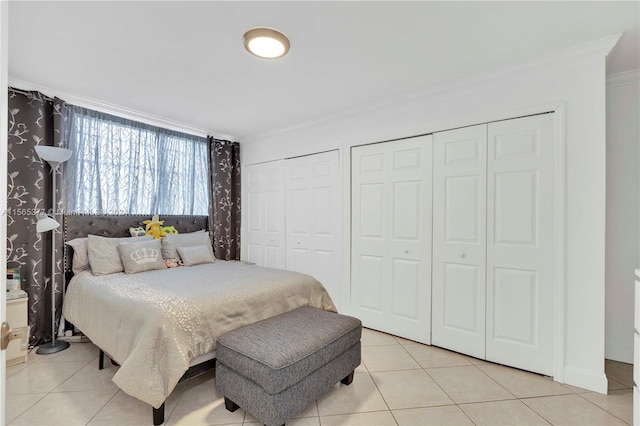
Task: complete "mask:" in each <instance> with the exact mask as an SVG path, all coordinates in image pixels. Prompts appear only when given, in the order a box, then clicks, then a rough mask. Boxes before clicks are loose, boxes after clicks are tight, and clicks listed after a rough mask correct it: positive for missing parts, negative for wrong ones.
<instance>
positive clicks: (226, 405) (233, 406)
mask: <svg viewBox="0 0 640 426" xmlns="http://www.w3.org/2000/svg"><path fill="white" fill-rule="evenodd" d="M224 408H226V409H227V410H228V411H231V412H232V413H233V412H234V411H236V410H237V409H238V408H240V407H238V404H236V403H235V402H233V401H232V400H230V399H229V398H227V397H226V396H225V397H224Z"/></svg>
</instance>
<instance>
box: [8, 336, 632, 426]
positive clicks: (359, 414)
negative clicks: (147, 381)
mask: <svg viewBox="0 0 640 426" xmlns="http://www.w3.org/2000/svg"><path fill="white" fill-rule="evenodd" d="M362 359H363V363H362V365H360V367H358V369H357V370H356V375H355V378H354V381H353V383H352V384H351V385H350V386H344V385H340V384H337V385H336V386H334V387H333V389H331V390H330V391H329V392H328V393H327V394H326V395H324V396H323V397H321V398H320V399H318V400H317V401H316V402H315V403H314V404H311V406H310V407H309V408H308V409H307V410H305V411H304V412H303V413H301V414H300V415H299V416H297V418H295V419H293V420H291V421H290V422H288V423H287V425H291V426H294V425H323V426H324V425H471V424H476V425H533V424H536V425H542V424H544V425H547V424H557V425H624V424H631V423H632V420H633V412H632V410H633V408H632V405H633V404H632V389H631V388H632V386H633V381H632V371H633V366H632V365H629V364H622V363H617V362H613V361H606V363H605V365H606V372H607V376H608V377H609V389H610V391H609V394H608V395H601V394H598V393H593V392H589V391H586V390H584V389H580V388H576V387H573V386H565V385H561V384H559V383H556V382H554V381H552V380H550V379H548V378H544V377H541V376H539V375H536V374H532V373H527V372H524V371H521V370H516V369H513V368H509V367H504V366H500V365H496V364H492V363H488V362H484V361H481V360H478V359H475V358H471V357H467V356H464V355H460V354H458V353H455V352H450V351H447V350H444V349H440V348H436V347H433V346H426V345H421V344H418V343H415V342H411V341H408V340H405V339H401V338H398V337H394V336H390V335H388V334H384V333H380V332H377V331H372V330H368V329H365V330H364V331H363V338H362ZM106 365H107V367H105V369H104V370H102V371H99V370H98V349H97V348H96V347H95V346H94V345H93V344H91V343H72V345H71V348H69V349H67V350H65V351H63V352H60V353H57V354H53V355H37V354H36V353H35V351H32V352H31V353H30V354H29V362H28V363H27V364H21V365H17V366H13V367H9V368H7V376H8V378H7V387H6V390H7V405H6V406H7V413H6V420H7V422H8V424H10V425H146V424H151V408H150V406H149V405H147V404H144V403H142V402H140V401H138V400H137V399H135V398H132V397H130V396H128V395H127V394H125V393H124V392H122V391H120V390H119V389H118V388H117V387H116V386H115V385H114V384H113V382H112V381H111V378H112V377H113V375H114V373H115V372H116V368H117V367H114V366H112V365H111V364H110V363H109V362H107V363H106ZM165 415H166V424H167V425H222V424H224V425H243V424H245V425H249V424H258V422H257V420H256V419H255V418H253V417H252V416H251V415H250V414H245V412H244V411H243V410H242V409H240V410H238V411H236V412H235V413H230V412H228V411H227V410H226V409H225V408H224V402H223V398H222V396H221V395H220V393H219V392H218V391H217V390H216V387H215V377H214V374H213V372H210V373H207V374H204V375H202V376H200V377H198V378H195V379H192V380H189V381H187V382H185V383H182V384H180V385H178V387H177V388H176V390H175V391H174V392H173V393H172V394H171V396H170V397H169V399H168V401H167V406H166V409H165Z"/></svg>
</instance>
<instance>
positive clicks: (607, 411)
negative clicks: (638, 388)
mask: <svg viewBox="0 0 640 426" xmlns="http://www.w3.org/2000/svg"><path fill="white" fill-rule="evenodd" d="M621 390H623V389H621ZM576 395H578V396H579V397H581V398H582V399H584V400H585V401H587V402H589V403H590V404H592V405H594V406H596V407H598V408H599V409H601V410H603V411H605V412H606V413H609V414H611V415H612V416H613V417H615V418H616V419H618V420H620V421H621V422H622V423H624V424H629V423H627V422H626V421H624V420H623V419H621V418H620V417H618V416H617V415H615V414H614V413H612V412H611V411H609V410H607V409H606V408H604V407H601V406H600V405H598V404H596V403H595V402H593V401H591V400H590V399H588V398H585V397H584V396H583V395H582V394H579V393H578V394H576ZM607 395H608V393H607ZM632 403H633V401H632Z"/></svg>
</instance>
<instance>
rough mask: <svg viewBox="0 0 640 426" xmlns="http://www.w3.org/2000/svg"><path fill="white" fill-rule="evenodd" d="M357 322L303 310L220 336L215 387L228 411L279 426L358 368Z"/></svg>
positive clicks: (359, 331) (359, 328)
mask: <svg viewBox="0 0 640 426" xmlns="http://www.w3.org/2000/svg"><path fill="white" fill-rule="evenodd" d="M361 335H362V324H361V322H360V320H358V319H356V318H352V317H348V316H345V315H340V314H336V313H333V312H327V311H323V310H321V309H317V308H311V307H309V306H304V307H302V308H298V309H295V310H293V311H291V312H287V313H285V314H282V315H278V316H275V317H273V318H269V319H266V320H264V321H260V322H257V323H255V324H252V325H248V326H246V327H242V328H239V329H237V330H234V331H232V332H229V333H227V334H225V335H224V336H222V337H221V338H220V339H219V340H218V346H217V349H216V357H217V360H218V361H217V365H216V386H217V387H218V390H220V392H222V394H223V395H224V397H225V398H224V399H225V406H226V408H227V410H229V411H235V410H236V409H237V408H238V407H242V408H243V409H245V410H246V411H247V412H249V413H250V414H252V415H253V416H254V417H255V418H257V419H258V420H260V421H261V422H263V423H264V424H266V425H268V426H273V425H281V424H284V422H285V421H286V420H287V419H290V418H291V417H293V416H294V415H296V414H297V413H299V412H300V411H302V410H303V409H305V408H306V407H307V406H308V405H309V404H310V403H312V402H313V401H314V400H315V399H317V398H318V397H319V396H320V395H322V394H323V393H325V392H326V391H328V390H329V389H330V388H331V387H332V386H333V385H334V384H336V383H337V382H338V381H342V383H344V384H345V385H349V384H351V381H352V380H353V370H355V368H356V367H357V366H358V365H360V337H361Z"/></svg>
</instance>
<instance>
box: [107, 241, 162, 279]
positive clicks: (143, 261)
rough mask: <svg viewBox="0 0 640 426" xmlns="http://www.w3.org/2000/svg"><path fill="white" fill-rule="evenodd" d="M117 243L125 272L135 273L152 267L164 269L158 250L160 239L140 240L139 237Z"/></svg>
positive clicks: (152, 268)
mask: <svg viewBox="0 0 640 426" xmlns="http://www.w3.org/2000/svg"><path fill="white" fill-rule="evenodd" d="M129 239H130V240H135V241H131V242H129V241H127V242H124V241H122V242H120V243H118V251H119V252H120V260H122V264H123V265H124V273H125V274H137V273H138V272H144V271H152V270H154V269H166V268H167V267H166V265H165V264H164V260H162V254H161V252H160V240H151V241H149V240H145V241H140V238H129Z"/></svg>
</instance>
